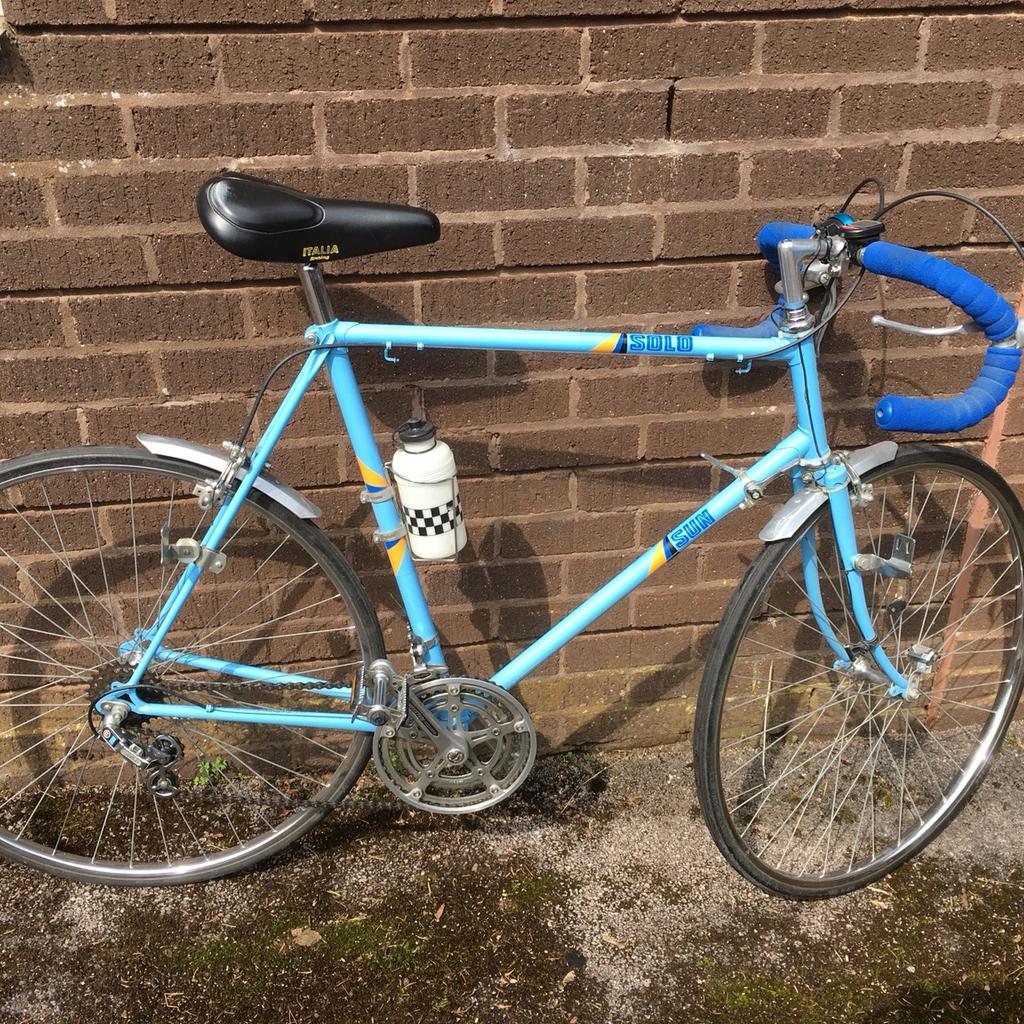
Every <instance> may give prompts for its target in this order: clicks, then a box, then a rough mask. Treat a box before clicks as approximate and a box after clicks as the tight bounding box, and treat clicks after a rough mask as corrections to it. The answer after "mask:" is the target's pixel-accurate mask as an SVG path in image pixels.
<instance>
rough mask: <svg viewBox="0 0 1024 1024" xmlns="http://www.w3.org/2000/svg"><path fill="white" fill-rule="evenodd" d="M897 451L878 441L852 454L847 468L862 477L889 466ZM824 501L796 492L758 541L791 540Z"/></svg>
mask: <svg viewBox="0 0 1024 1024" xmlns="http://www.w3.org/2000/svg"><path fill="white" fill-rule="evenodd" d="M898 451H899V445H898V444H897V443H896V442H895V441H879V442H878V444H873V445H871V446H870V447H869V448H861V449H860V450H859V451H856V452H852V453H851V454H850V456H849V459H850V465H851V466H852V467H853V470H854V472H855V473H857V474H858V475H859V476H863V474H865V473H867V472H868V470H871V469H875V468H876V467H878V466H884V465H885V464H886V463H887V462H892V461H893V459H895V458H896V453H897V452H898ZM827 500H828V495H827V494H826V493H825V492H824V491H819V490H813V489H808V490H803V491H797V493H796V494H794V495H793V497H792V498H790V499H789V501H787V502H786V504H785V505H783V506H782V508H780V509H779V511H778V512H776V513H775V515H773V516H772V517H771V519H769V520H768V522H767V523H766V524H765V526H764V529H763V530H761V532H760V533H759V534H758V537H760V538H761V540H763V541H765V542H766V543H770V542H771V541H773V540H786V539H787V538H789V537H792V536H793V535H794V534H795V533H796V532H797V530H799V529H800V527H801V526H803V525H804V523H805V522H807V520H808V519H809V518H810V517H811V515H813V514H814V513H815V512H816V511H817V510H818V509H819V508H821V506H822V505H824V504H825V502H826V501H827Z"/></svg>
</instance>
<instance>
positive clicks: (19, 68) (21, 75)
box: [0, 13, 32, 88]
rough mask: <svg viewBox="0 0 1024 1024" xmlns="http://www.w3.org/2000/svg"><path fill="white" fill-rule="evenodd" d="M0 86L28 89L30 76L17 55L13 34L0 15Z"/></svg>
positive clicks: (0, 14)
mask: <svg viewBox="0 0 1024 1024" xmlns="http://www.w3.org/2000/svg"><path fill="white" fill-rule="evenodd" d="M0 86H18V87H19V88H30V87H31V86H32V76H31V74H30V73H29V70H28V67H27V66H26V64H25V62H24V61H23V60H22V59H21V55H20V54H19V53H18V46H17V40H16V39H15V36H14V33H13V32H11V30H10V29H9V28H8V26H7V22H6V21H4V17H3V14H2V13H0Z"/></svg>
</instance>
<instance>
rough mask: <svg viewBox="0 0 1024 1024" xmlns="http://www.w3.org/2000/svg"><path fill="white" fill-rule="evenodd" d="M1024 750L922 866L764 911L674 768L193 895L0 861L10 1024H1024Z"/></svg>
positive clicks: (625, 760)
mask: <svg viewBox="0 0 1024 1024" xmlns="http://www.w3.org/2000/svg"><path fill="white" fill-rule="evenodd" d="M1022 815H1024V749H1022V748H1021V746H1020V745H1019V744H1018V743H1016V742H1014V741H1011V743H1010V744H1009V745H1008V746H1007V747H1006V749H1005V750H1004V752H1003V753H1002V754H1001V755H1000V757H999V760H998V763H997V764H996V765H995V767H994V769H993V771H992V774H991V776H990V778H989V780H988V782H987V783H986V785H985V786H984V787H983V789H982V790H981V792H980V793H979V794H978V796H977V797H976V799H975V802H974V803H973V805H972V806H971V807H969V808H968V810H967V811H966V812H965V813H964V814H963V815H962V816H961V818H960V819H959V820H958V821H957V822H955V823H954V825H953V826H952V827H951V828H950V829H949V830H948V831H947V833H946V834H945V835H944V836H942V837H941V838H940V839H939V840H938V841H937V842H936V843H935V844H934V845H933V846H932V847H931V848H930V849H929V850H928V851H927V852H926V854H925V855H924V856H923V857H921V858H920V859H919V860H918V861H916V862H915V863H913V864H911V865H909V866H907V867H904V868H903V869H901V870H900V871H898V872H897V873H896V874H895V875H894V876H892V877H891V878H890V879H889V880H887V881H886V882H885V883H883V884H881V885H877V886H872V887H870V888H869V889H867V890H865V891H862V892H860V893H857V894H855V895H853V896H848V897H843V898H840V899H837V900H832V901H829V902H826V903H813V904H796V903H789V902H785V901H781V900H777V899H774V898H772V897H769V896H767V895H765V894H763V893H761V892H760V891H758V890H757V889H755V888H753V887H752V886H750V885H749V884H747V883H746V882H744V881H743V880H742V879H741V878H740V877H739V876H738V875H736V874H735V873H733V872H732V870H731V869H730V868H729V867H728V866H727V865H726V864H725V862H724V861H723V860H722V858H721V857H720V856H719V854H718V852H717V850H716V849H715V847H714V845H713V843H712V842H711V840H710V838H709V836H708V834H707V831H706V830H705V827H704V824H703V822H702V820H701V818H700V815H699V812H698V809H697V804H696V799H695V795H694V789H693V780H692V772H691V770H690V767H689V749H688V748H684V747H680V748H678V749H666V750H661V751H657V752H643V753H641V752H638V753H633V754H628V755H616V756H612V755H589V754H584V755H579V754H571V755H564V756H557V757H552V758H548V759H547V760H545V761H544V762H542V763H541V764H539V765H538V767H537V770H536V772H535V774H534V777H533V779H532V780H531V781H530V783H529V784H528V786H527V788H526V789H525V792H524V793H523V794H522V795H521V796H518V797H516V798H514V799H513V801H510V803H509V806H508V808H507V810H506V811H505V812H504V813H500V809H499V812H491V813H490V814H488V815H482V816H480V817H479V818H470V819H463V820H454V821H453V820H446V819H439V818H427V817H425V816H422V815H418V814H407V815H402V816H397V817H388V816H386V815H381V816H378V817H377V818H374V819H369V820H364V821H355V820H352V819H348V820H345V819H341V818H339V819H337V820H335V821H333V822H331V821H328V822H327V823H325V824H324V825H322V826H321V827H320V828H319V829H318V830H317V831H316V832H314V833H313V835H312V836H311V837H309V838H308V839H307V840H306V841H305V842H304V843H302V844H300V845H299V846H298V847H297V848H295V849H294V850H293V851H292V852H291V853H290V854H289V855H287V856H285V857H283V858H279V859H278V860H277V861H275V862H272V863H270V864H268V865H266V866H265V867H263V868H261V869H258V870H256V871H252V872H250V873H248V874H245V875H241V876H238V877H235V878H230V879H227V880H224V881H219V882H213V883H208V884H205V885H201V886H196V887H192V888H179V889H147V890H131V891H125V890H113V889H106V888H100V887H84V886H79V885H74V884H70V883H66V882H63V881H59V880H56V879H52V878H49V877H46V876H43V875H39V874H36V873H33V872H31V871H27V870H24V869H22V868H18V867H13V866H10V865H5V866H2V867H0V892H2V894H3V898H2V900H0V1021H3V1022H31V1024H50V1022H61V1024H65V1022H83V1024H85V1022H88V1024H93V1022H97V1024H98V1022H103V1024H107V1022H113V1021H128V1022H132V1024H137V1022H147V1024H148V1022H150V1021H175V1022H177V1021H199V1022H214V1021H216V1022H261V1024H262V1022H270V1021H274V1022H278V1021H280V1022H291V1021H304V1022H305V1021H312V1020H317V1021H330V1022H339V1024H347V1022H349V1021H353V1022H355V1021H358V1022H360V1024H391V1022H399V1021H402V1022H404V1021H415V1022H419V1021H453V1022H467V1024H468V1022H480V1024H485V1022H488V1024H489V1022H502V1024H506V1022H507V1024H520V1022H523V1024H526V1022H542V1021H543V1022H545V1024H556V1022H564V1024H574V1022H575V1024H605V1022H614V1024H617V1022H627V1021H628V1022H632V1021H638V1022H639V1021H652V1022H664V1024H677V1022H682V1021H687V1022H689V1021H697V1022H703V1021H728V1022H740V1024H742V1022H747V1021H750V1022H757V1024H768V1022H771V1024H775V1022H789V1021H793V1022H800V1024H817V1022H846V1021H849V1022H865V1024H866V1022H887V1021H892V1022H900V1024H904V1022H915V1021H939V1020H942V1021H947V1020H948V1021H969V1022H975V1021H1024V955H1022V947H1024V851H1022V850H1021V843H1020V836H1021V829H1020V821H1021V818H1022Z"/></svg>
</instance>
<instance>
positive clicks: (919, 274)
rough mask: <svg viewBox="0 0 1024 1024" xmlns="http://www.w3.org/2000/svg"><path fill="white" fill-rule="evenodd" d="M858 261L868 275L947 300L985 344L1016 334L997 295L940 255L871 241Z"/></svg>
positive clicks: (1009, 311) (1007, 306)
mask: <svg viewBox="0 0 1024 1024" xmlns="http://www.w3.org/2000/svg"><path fill="white" fill-rule="evenodd" d="M860 259H861V263H863V264H864V266H865V267H867V269H868V270H870V271H872V273H875V274H884V275H885V276H886V277H898V278H899V279H900V280H901V281H910V282H911V283H912V284H919V285H922V286H923V287H924V288H930V289H931V290H932V291H933V292H937V293H938V294H939V295H941V296H943V297H944V298H947V299H949V301H950V302H952V303H953V305H954V306H959V307H960V308H961V309H962V310H963V311H964V312H965V313H966V314H967V315H968V316H969V317H970V318H971V319H972V320H976V321H977V322H978V323H979V324H981V326H982V327H984V328H985V337H987V338H988V340H989V341H1005V340H1006V339H1007V338H1009V337H1011V336H1012V335H1013V334H1015V333H1016V331H1017V317H1016V315H1015V314H1014V312H1013V310H1012V309H1011V308H1010V304H1009V303H1008V302H1007V301H1006V299H1004V298H1003V297H1002V296H1001V295H1000V294H999V292H997V291H996V290H995V289H994V288H992V287H991V286H990V285H987V284H985V282H984V281H982V280H981V279H980V278H977V277H975V276H974V275H973V274H972V273H971V272H970V271H968V270H964V268H963V267H958V266H957V265H956V264H955V263H950V262H949V260H944V259H943V258H942V257H941V256H932V255H930V254H929V253H926V252H920V251H918V250H917V249H908V248H906V247H905V246H902V245H893V243H892V242H872V243H871V244H870V245H868V246H865V247H864V249H862V250H861V254H860Z"/></svg>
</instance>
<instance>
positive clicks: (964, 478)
mask: <svg viewBox="0 0 1024 1024" xmlns="http://www.w3.org/2000/svg"><path fill="white" fill-rule="evenodd" d="M868 479H872V477H869V478H868ZM873 480H874V484H873V486H874V489H875V494H874V500H873V501H872V502H870V503H869V504H867V505H866V506H865V507H864V508H861V509H855V510H854V516H855V522H856V526H857V534H858V550H859V551H860V552H862V553H865V552H873V553H876V554H878V555H880V556H881V557H883V558H885V557H888V555H889V550H888V549H887V544H888V542H889V541H890V540H891V537H892V535H893V534H895V533H907V534H909V535H911V536H913V537H914V539H915V541H916V542H917V549H916V553H915V558H914V572H913V576H912V578H911V580H910V581H906V582H902V581H894V580H893V579H891V578H889V579H886V578H881V577H879V576H877V575H873V576H867V577H865V589H866V592H867V597H868V601H869V606H870V607H871V610H872V614H873V618H874V622H875V628H876V631H877V632H878V635H879V636H880V637H882V640H883V647H884V649H885V650H886V652H887V653H888V654H889V656H890V658H892V660H893V661H894V663H895V664H896V666H897V668H898V669H899V670H900V671H901V672H902V673H904V674H907V673H908V672H910V671H911V670H912V669H915V668H917V669H918V672H919V673H920V671H921V668H920V667H921V665H922V662H923V661H924V660H927V659H926V657H925V655H924V654H923V652H924V651H931V652H934V653H933V655H932V657H933V658H934V661H933V662H932V663H931V666H930V668H931V671H930V674H928V675H920V674H919V675H918V681H919V684H920V688H921V692H922V695H921V697H920V698H918V699H917V700H914V701H904V700H900V699H893V698H890V697H889V696H888V692H887V691H888V683H887V682H885V681H881V682H880V681H876V680H870V679H865V678H858V677H857V675H856V673H853V674H851V673H843V672H837V671H836V670H835V668H834V663H835V661H836V656H835V654H834V653H833V652H832V650H831V647H830V646H829V645H828V643H827V640H826V637H825V636H824V635H823V634H824V632H826V631H827V630H826V631H823V630H822V629H819V628H818V627H819V625H820V624H819V623H818V622H816V621H815V619H814V618H813V616H812V615H811V614H809V605H810V602H809V599H808V589H810V588H809V587H808V586H807V585H806V580H805V579H804V577H803V573H802V571H801V564H802V563H801V543H800V540H799V538H797V539H796V540H794V542H793V543H792V544H791V545H790V546H789V547H788V549H787V550H786V551H785V552H784V553H783V555H782V557H781V558H780V560H779V562H778V564H777V567H776V570H775V572H774V573H772V574H771V578H770V579H769V580H767V581H766V583H765V584H764V586H763V587H762V589H761V593H760V594H759V595H757V599H756V600H755V601H754V603H753V607H752V609H751V611H750V614H749V615H748V618H747V620H746V623H745V625H744V626H743V627H741V628H742V629H743V634H742V638H741V639H740V641H739V643H738V644H737V645H735V647H734V656H733V658H732V659H731V662H730V664H729V666H728V667H727V670H726V678H727V683H726V685H725V686H724V687H723V694H722V699H721V705H720V708H719V712H718V716H717V725H716V732H717V738H716V744H715V746H716V751H717V753H716V758H717V769H718V772H717V774H718V788H719V793H720V797H721V804H722V808H723V816H724V819H725V820H724V824H725V826H726V828H727V829H728V830H729V832H730V833H731V837H732V842H733V844H734V845H737V846H739V847H740V848H742V850H743V851H744V855H745V857H747V858H748V859H749V860H750V861H752V862H753V865H754V866H755V868H756V870H757V871H758V872H760V873H762V874H766V875H768V876H769V877H771V878H772V879H774V880H775V881H777V882H781V883H782V884H783V885H785V886H787V887H791V888H794V889H800V888H801V887H807V888H809V889H820V888H822V887H824V886H828V885H835V884H851V883H852V884H856V883H857V881H858V880H860V879H863V878H866V877H868V876H871V875H876V874H879V873H884V872H885V871H886V870H888V868H889V867H890V866H892V865H895V864H896V863H899V862H900V861H902V860H903V859H905V858H906V857H907V856H909V855H910V854H912V853H913V852H915V851H916V849H918V848H920V847H921V846H922V845H923V844H924V843H925V842H927V841H928V839H929V838H930V837H931V836H932V835H933V834H934V833H935V831H936V830H937V829H940V828H941V827H942V825H943V824H944V823H945V821H946V820H948V818H949V816H950V815H951V814H952V813H955V811H956V810H958V809H959V807H960V806H962V804H963V802H964V801H965V800H966V798H967V797H968V796H969V795H970V793H971V791H972V790H973V788H974V786H975V785H976V784H977V783H978V781H980V778H981V777H982V775H983V774H984V771H985V769H986V768H987V766H988V764H989V762H990V760H991V758H992V756H993V754H994V753H995V750H996V749H997V748H998V745H999V743H1000V741H1001V739H1002V736H1003V735H1004V733H1005V728H1006V726H1007V725H1008V722H1009V719H1010V717H1011V716H1012V712H1013V709H1014V707H1015V705H1016V701H1017V695H1018V690H1019V678H1020V669H1021V659H1022V651H1024V630H1022V621H1021V620H1022V599H1021V584H1022V575H1021V544H1020V536H1019V530H1020V527H1019V524H1018V523H1017V522H1016V519H1015V516H1014V510H1013V508H1011V507H1010V506H1009V505H1008V504H1006V503H1004V502H1003V501H1002V500H1001V497H1000V496H999V494H998V493H997V492H995V491H994V489H993V488H992V485H991V484H990V483H989V482H988V481H986V480H985V478H984V476H983V475H982V474H980V473H976V472H971V471H970V470H969V469H967V468H964V467H962V466H960V465H958V464H953V463H945V462H935V461H931V462H929V461H928V460H927V459H922V460H918V461H917V462H913V463H910V464H907V463H904V464H901V465H900V466H899V467H897V468H895V469H888V470H885V471H880V472H876V473H875V474H874V475H873ZM816 524H817V525H816V526H815V527H814V531H815V535H816V536H817V551H818V565H819V568H820V570H821V574H820V578H821V580H822V583H821V589H822V604H823V605H824V612H825V617H826V619H827V622H828V624H829V626H830V627H831V629H832V630H834V632H835V634H836V635H837V636H838V637H839V639H840V640H842V641H846V640H847V639H848V638H849V636H850V635H851V630H853V629H854V628H855V627H853V626H852V613H850V612H849V611H848V609H847V607H846V605H847V601H846V597H845V594H846V592H845V588H844V586H843V584H842V582H841V574H840V573H839V571H838V564H837V557H836V554H835V548H834V543H833V542H832V538H831V530H830V525H829V521H828V516H827V510H823V511H822V514H821V515H820V516H819V517H818V519H817V521H816Z"/></svg>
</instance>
